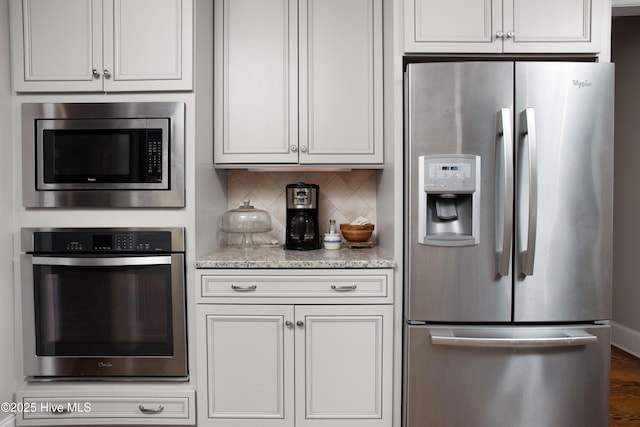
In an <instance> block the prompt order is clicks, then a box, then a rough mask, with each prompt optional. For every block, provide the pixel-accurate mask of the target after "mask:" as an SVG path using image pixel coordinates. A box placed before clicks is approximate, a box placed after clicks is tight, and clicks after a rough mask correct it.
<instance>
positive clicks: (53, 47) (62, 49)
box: [10, 0, 102, 91]
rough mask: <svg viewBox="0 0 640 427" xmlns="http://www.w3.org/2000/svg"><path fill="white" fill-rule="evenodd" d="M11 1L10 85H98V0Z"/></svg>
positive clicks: (21, 88) (27, 87)
mask: <svg viewBox="0 0 640 427" xmlns="http://www.w3.org/2000/svg"><path fill="white" fill-rule="evenodd" d="M10 4H11V32H12V34H11V39H12V56H13V61H12V64H13V86H14V87H13V88H14V90H16V91H75V90H84V91H99V90H102V81H101V79H100V78H99V77H98V78H94V75H93V72H92V70H93V69H96V70H100V69H101V68H102V0H58V1H51V0H23V1H21V0H12V1H11V3H10Z"/></svg>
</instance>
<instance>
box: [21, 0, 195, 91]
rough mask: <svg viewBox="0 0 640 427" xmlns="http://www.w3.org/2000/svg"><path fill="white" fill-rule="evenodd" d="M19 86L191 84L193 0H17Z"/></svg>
mask: <svg viewBox="0 0 640 427" xmlns="http://www.w3.org/2000/svg"><path fill="white" fill-rule="evenodd" d="M10 4H11V23H12V28H11V36H12V56H13V88H14V90H15V91H18V92H21V91H38V92H59V91H72V92H73V91H80V92H85V91H91V92H93V91H105V92H112V91H155V90H158V91H163V90H191V89H192V88H193V0H57V1H51V0H11V3H10Z"/></svg>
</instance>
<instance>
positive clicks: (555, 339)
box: [429, 330, 598, 348]
mask: <svg viewBox="0 0 640 427" xmlns="http://www.w3.org/2000/svg"><path fill="white" fill-rule="evenodd" d="M429 333H430V335H431V343H432V344H433V345H444V346H458V347H487V348H538V347H573V346H585V345H590V344H596V343H597V342H598V337H597V336H595V335H591V334H589V333H587V332H585V331H563V332H562V334H560V335H559V336H549V337H520V338H511V337H491V336H486V337H478V336H473V337H467V336H459V335H454V333H453V331H452V330H444V331H443V330H440V331H433V330H432V331H430V332H429Z"/></svg>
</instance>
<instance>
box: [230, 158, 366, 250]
mask: <svg viewBox="0 0 640 427" xmlns="http://www.w3.org/2000/svg"><path fill="white" fill-rule="evenodd" d="M297 182H305V183H307V184H317V185H318V186H319V187H320V188H319V190H320V191H319V197H318V208H319V212H318V216H319V221H320V234H321V235H322V234H323V233H326V232H328V231H329V230H328V229H329V219H330V218H333V219H335V220H336V224H340V223H344V222H351V221H353V220H355V219H356V218H358V217H359V216H363V217H365V218H368V219H369V220H370V221H371V223H373V224H375V223H376V171H375V170H354V171H351V172H250V171H246V170H230V171H229V175H228V185H229V187H228V201H229V203H228V208H229V209H235V208H237V207H239V206H241V205H242V201H243V200H244V199H249V200H251V204H252V205H253V206H254V207H255V208H256V209H263V210H265V211H267V212H269V214H270V215H271V226H272V230H271V232H269V233H256V234H255V235H254V240H255V241H256V243H268V242H270V241H271V240H273V239H275V240H277V241H278V242H279V243H284V240H285V231H286V227H285V222H286V215H287V206H286V187H287V185H288V184H294V183H297ZM371 239H372V240H376V233H375V231H374V234H373V236H372V237H371ZM240 240H241V236H239V235H233V234H229V236H228V242H229V244H238V243H240Z"/></svg>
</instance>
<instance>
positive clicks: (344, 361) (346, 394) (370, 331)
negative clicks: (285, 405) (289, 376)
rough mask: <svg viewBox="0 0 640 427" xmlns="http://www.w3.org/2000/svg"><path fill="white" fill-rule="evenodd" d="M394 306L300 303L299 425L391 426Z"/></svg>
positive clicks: (297, 315)
mask: <svg viewBox="0 0 640 427" xmlns="http://www.w3.org/2000/svg"><path fill="white" fill-rule="evenodd" d="M392 318H393V307H392V306H391V305H378V306H340V307H336V306H296V326H295V328H296V343H295V346H296V348H295V357H296V396H297V398H296V427H303V426H315V425H331V426H332V427H355V426H360V427H373V426H391V422H392V419H391V412H392V411H391V400H392V399H391V392H392V388H393V387H392V384H393V383H392V353H393V338H392V331H393V329H392V326H393V325H392Z"/></svg>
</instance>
